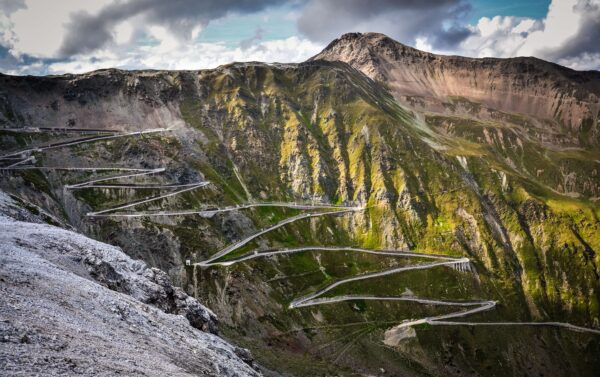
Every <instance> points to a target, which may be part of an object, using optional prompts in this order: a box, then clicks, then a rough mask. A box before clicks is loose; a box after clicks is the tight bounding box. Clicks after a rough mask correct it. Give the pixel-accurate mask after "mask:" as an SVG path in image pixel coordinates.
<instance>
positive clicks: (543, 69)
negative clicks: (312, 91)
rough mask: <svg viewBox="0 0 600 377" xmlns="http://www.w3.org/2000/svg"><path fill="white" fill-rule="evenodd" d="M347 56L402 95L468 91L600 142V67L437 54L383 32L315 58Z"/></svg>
mask: <svg viewBox="0 0 600 377" xmlns="http://www.w3.org/2000/svg"><path fill="white" fill-rule="evenodd" d="M317 59H324V60H331V61H344V62H346V63H348V64H350V65H351V66H352V67H354V68H356V69H358V70H360V71H361V72H363V73H364V74H366V75H367V76H369V77H371V78H372V79H375V80H379V81H382V82H385V83H386V84H387V85H388V86H389V88H390V90H391V91H392V93H394V95H395V96H396V97H397V98H404V97H407V96H408V97H425V98H433V99H436V100H438V101H444V102H448V101H449V99H450V98H452V97H462V98H466V99H468V100H469V101H473V102H477V103H480V104H483V105H485V106H487V107H490V108H492V109H496V110H501V111H507V112H517V113H523V114H527V115H531V116H534V117H538V118H542V119H547V120H552V121H554V122H556V125H555V127H558V128H560V127H565V128H567V129H568V130H570V131H572V132H574V133H580V132H585V133H586V135H587V136H589V137H590V139H591V140H589V141H590V142H591V144H592V145H596V146H597V145H598V142H599V141H600V131H599V128H598V117H599V112H600V73H599V72H597V71H589V72H578V71H573V70H570V69H568V68H565V67H561V66H559V65H556V64H552V63H548V62H545V61H543V60H539V59H536V58H514V59H494V58H484V59H472V58H464V57H460V56H443V55H435V54H431V53H427V52H423V51H419V50H417V49H414V48H411V47H408V46H405V45H403V44H401V43H399V42H396V41H394V40H392V39H390V38H389V37H387V36H385V35H383V34H376V33H366V34H360V33H350V34H345V35H343V36H342V37H340V38H339V39H336V40H334V41H333V42H331V44H330V45H329V46H327V48H325V50H323V51H322V52H321V53H319V54H318V55H316V56H315V57H313V58H312V59H311V60H317Z"/></svg>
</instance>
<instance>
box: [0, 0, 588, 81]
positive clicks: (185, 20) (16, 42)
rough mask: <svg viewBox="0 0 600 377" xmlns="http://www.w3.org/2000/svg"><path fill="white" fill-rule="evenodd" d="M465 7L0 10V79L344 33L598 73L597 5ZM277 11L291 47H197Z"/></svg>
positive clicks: (326, 1) (76, 5) (63, 0)
mask: <svg viewBox="0 0 600 377" xmlns="http://www.w3.org/2000/svg"><path fill="white" fill-rule="evenodd" d="M467 1H471V0H430V1H422V0H379V1H367V0H246V1H236V0H199V1H196V0H170V1H163V0H94V1H81V0H60V1H48V0H0V70H1V71H3V72H7V73H16V74H46V73H62V72H83V71H89V70H93V69H97V68H106V67H120V68H131V69H134V68H140V69H141V68H153V69H199V68H208V67H215V66H217V65H220V64H224V63H229V62H232V61H249V60H260V61H280V62H298V61H302V60H304V59H306V58H308V57H310V56H312V55H314V54H316V53H317V52H318V51H319V50H320V49H321V47H323V46H324V45H325V44H326V43H328V42H329V41H331V40H332V39H334V38H337V37H339V36H340V35H341V34H343V33H346V32H350V31H362V32H367V31H377V32H382V33H385V34H388V35H389V36H391V37H392V38H395V39H397V40H399V41H400V42H403V43H407V44H410V45H413V46H416V47H417V48H421V49H425V50H428V51H433V52H441V53H452V54H458V55H466V56H474V57H483V56H495V57H512V56H523V55H525V56H537V57H539V58H542V59H546V60H550V61H554V62H557V63H559V64H563V65H567V66H569V67H572V68H575V69H598V68H600V43H597V38H598V35H600V0H552V2H551V5H550V7H549V9H548V13H547V15H546V17H545V18H544V19H539V20H536V19H531V18H523V17H511V16H495V17H483V18H481V19H480V20H478V21H477V22H476V23H474V24H469V23H468V22H467V21H466V17H467V16H468V13H469V11H470V5H469V3H467ZM281 4H284V6H283V7H281V8H278V9H280V10H282V9H283V10H284V11H285V13H284V14H285V19H286V20H287V22H289V23H290V24H291V25H296V26H297V28H298V34H297V35H296V36H295V37H293V38H286V37H284V36H282V37H280V38H279V39H276V40H269V39H273V28H272V27H269V26H265V28H264V29H263V27H261V26H260V25H256V24H254V23H248V27H252V28H255V31H254V35H251V37H249V38H247V39H241V40H239V41H238V43H237V46H236V45H235V44H231V43H225V42H223V43H219V42H217V43H201V42H200V41H201V40H202V39H201V38H200V37H199V36H200V34H201V33H202V31H203V30H204V28H205V27H206V26H207V25H208V24H209V23H210V22H212V21H214V20H217V19H223V18H226V17H227V16H228V15H235V14H241V15H244V14H252V13H255V12H265V15H264V17H265V18H268V17H269V16H270V14H269V11H270V9H275V8H274V7H276V6H280V5H281ZM274 14H275V13H274ZM49 15H51V17H49ZM265 22H267V21H266V20H265ZM237 26H239V25H237V24H236V27H237ZM246 35H248V34H246ZM288 35H290V34H287V35H286V36H288ZM266 36H268V37H266Z"/></svg>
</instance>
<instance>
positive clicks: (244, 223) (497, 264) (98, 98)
mask: <svg viewBox="0 0 600 377" xmlns="http://www.w3.org/2000/svg"><path fill="white" fill-rule="evenodd" d="M341 41H342V42H343V41H345V42H344V43H341V42H340V41H336V42H334V43H333V44H332V45H331V46H330V47H329V48H328V49H326V50H325V51H324V52H323V54H321V55H320V56H322V57H324V56H325V55H327V56H328V57H327V59H334V58H335V60H337V59H341V60H344V59H346V58H347V60H348V63H349V64H346V63H344V62H339V61H335V62H333V61H332V62H327V61H324V60H322V59H321V60H315V61H310V62H306V63H301V64H277V65H267V64H262V63H247V64H231V65H227V66H223V67H219V68H218V69H214V70H203V71H178V72H166V71H165V72H163V71H156V72H150V71H144V72H125V71H118V70H103V71H97V72H92V73H89V74H84V75H66V76H57V77H45V78H33V77H27V78H22V77H8V76H3V77H0V92H1V94H0V98H1V99H2V100H1V101H0V103H1V105H0V109H2V111H1V113H2V115H1V116H0V119H2V121H1V123H2V127H3V128H2V133H1V134H0V136H1V139H0V142H1V143H2V144H1V145H2V150H3V151H7V153H8V154H10V153H12V152H18V151H22V150H26V149H31V151H30V152H27V153H26V156H25V157H27V156H29V157H34V158H35V159H30V160H29V161H27V162H25V163H23V164H22V165H17V167H19V166H20V167H26V168H27V169H22V170H18V169H16V170H5V171H3V173H2V177H1V179H0V185H1V187H2V188H3V189H5V190H7V191H8V192H11V193H13V194H15V195H18V196H19V197H21V198H23V199H24V200H25V201H28V202H31V203H35V204H37V205H39V206H40V207H43V208H45V209H46V210H47V211H49V212H50V213H52V214H53V215H54V217H55V218H56V219H57V221H60V222H64V223H65V224H70V225H72V226H73V227H75V228H77V229H79V230H80V231H82V232H84V233H86V234H88V235H91V236H93V237H95V238H98V239H100V240H103V241H105V242H108V243H111V244H115V245H118V246H120V247H122V249H123V250H124V251H125V252H126V253H127V254H129V255H130V256H133V257H136V258H139V259H143V260H144V261H145V262H146V263H148V264H149V265H150V266H152V267H159V268H161V269H163V270H165V271H167V272H168V273H169V275H170V276H171V277H172V278H173V280H175V283H176V284H177V285H181V286H183V287H184V288H185V290H186V291H187V292H188V293H189V294H191V295H195V296H197V297H200V298H201V299H202V300H201V301H202V302H204V303H206V304H207V306H209V307H210V308H211V309H213V310H214V311H215V312H216V314H217V315H218V317H219V318H220V319H221V321H222V324H221V328H222V329H223V332H224V333H225V334H226V335H227V336H228V337H230V338H232V339H234V340H236V341H237V342H239V343H240V344H242V345H245V346H248V347H249V348H251V349H252V351H253V353H254V354H255V355H256V356H257V358H258V359H259V361H261V362H263V363H264V364H266V365H267V366H269V367H272V368H274V369H277V370H281V371H288V372H290V373H293V374H297V375H315V374H336V373H337V374H339V373H348V372H349V371H350V370H353V369H354V370H359V371H361V372H363V373H371V374H373V373H380V370H379V368H382V367H383V368H384V369H385V370H386V371H388V372H389V373H392V374H399V375H419V374H427V373H429V374H434V375H436V374H437V375H440V374H442V375H460V374H461V373H462V374H464V373H467V372H469V373H471V369H474V370H475V371H476V373H479V374H486V373H487V374H490V373H491V372H490V368H492V370H493V368H494V366H493V365H490V364H489V363H488V361H489V360H495V363H496V365H497V363H498V362H501V363H502V364H503V365H508V366H509V367H507V369H503V370H497V369H496V372H494V373H496V375H502V373H505V372H506V370H514V371H519V370H521V368H522V365H527V366H528V367H530V369H531V370H532V371H533V372H531V373H536V372H540V373H544V374H547V375H550V374H551V375H559V376H560V375H565V376H566V375H570V374H573V373H575V374H579V375H586V373H588V372H589V371H590V370H594V368H596V367H598V365H597V363H598V360H597V358H594V357H589V356H588V355H594V352H596V351H597V350H598V342H597V339H596V338H590V337H589V336H587V335H579V334H575V335H569V334H567V335H565V334H564V333H562V332H561V333H560V334H558V335H557V333H556V332H555V330H552V329H545V330H540V331H539V332H537V330H531V329H523V328H512V329H511V328H503V329H498V328H478V329H476V330H471V329H467V328H460V329H457V328H440V327H436V328H435V329H433V330H432V329H431V328H428V327H426V326H424V327H422V328H419V329H417V330H416V333H415V334H413V336H408V337H407V338H406V339H405V340H404V341H402V342H399V343H398V344H395V345H393V346H391V348H390V347H388V346H389V345H388V344H385V345H384V343H383V342H382V339H383V337H384V334H385V331H386V330H387V329H388V328H389V327H390V326H392V325H394V324H397V323H399V322H401V321H402V320H403V319H407V318H419V317H423V316H427V315H434V314H439V313H440V310H443V309H440V308H439V307H423V306H418V305H411V304H402V303H390V302H388V303H381V302H364V301H360V300H358V301H357V302H346V303H337V304H328V305H321V306H316V307H314V308H301V309H288V305H289V303H290V302H291V301H292V300H293V299H295V298H297V297H300V296H303V295H306V294H309V293H311V292H314V291H316V290H318V289H320V288H322V287H323V286H324V284H326V283H330V282H333V281H336V280H339V279H342V278H345V277H349V276H355V275H357V274H364V273H369V272H374V271H379V270H382V269H386V268H391V267H395V266H396V267H397V266H398V265H401V264H402V263H409V262H410V261H409V262H402V261H400V262H398V261H397V260H395V259H390V258H382V257H377V256H371V255H356V253H351V252H345V251H341V252H339V253H333V252H322V251H321V252H310V253H299V254H295V255H289V256H278V257H273V258H261V259H255V260H252V261H248V262H244V263H237V264H234V265H232V266H228V267H218V266H213V267H207V268H201V267H192V266H189V267H187V266H186V260H189V261H190V262H198V261H202V260H204V259H206V258H208V257H209V256H210V255H214V254H215V253H216V252H217V251H219V250H222V249H223V248H224V247H225V246H227V245H229V244H231V243H232V242H235V241H239V240H241V239H244V238H245V237H247V236H249V235H252V234H253V233H255V232H257V231H259V230H261V229H265V228H267V227H268V226H270V225H273V224H276V223H278V222H279V221H281V220H283V219H286V218H289V217H291V216H294V215H297V214H298V213H299V212H298V210H295V209H281V208H267V207H261V208H256V209H246V210H239V211H231V212H223V213H216V214H214V215H212V216H200V215H198V214H197V213H195V214H188V215H173V216H140V217H90V216H86V213H88V212H92V211H100V210H104V209H108V208H111V207H115V206H119V205H124V204H130V203H135V202H136V201H145V200H147V199H148V198H151V197H153V196H156V195H163V194H168V193H170V192H172V191H173V190H175V189H172V188H171V189H168V188H165V187H164V186H167V185H174V184H177V185H189V184H194V183H197V182H200V181H204V180H209V181H210V182H211V185H209V186H203V187H202V189H198V190H190V191H187V192H184V193H182V194H178V195H171V196H161V199H160V200H156V201H152V202H144V203H140V204H138V205H135V206H131V207H127V208H123V211H128V212H129V213H130V214H135V213H138V212H140V211H157V210H159V211H187V210H197V211H198V210H201V209H206V208H222V207H227V206H235V205H239V204H248V203H260V202H287V203H290V202H291V203H293V202H304V203H313V202H315V203H319V202H326V203H337V204H346V205H354V206H365V207H366V209H365V211H362V212H356V213H352V214H348V215H344V216H335V217H326V216H324V217H315V218H312V219H305V220H300V221H297V222H294V223H290V224H287V225H285V226H282V227H281V228H279V229H278V230H276V231H273V232H269V233H266V234H264V235H263V236H261V237H259V238H257V239H255V240H253V241H252V242H251V243H249V244H248V245H246V246H245V247H246V248H245V249H242V250H241V252H246V251H252V250H253V249H261V250H266V249H271V248H290V247H296V246H306V245H324V246H361V247H368V248H373V249H382V248H394V249H396V248H398V249H400V248H409V249H412V250H415V251H419V252H425V253H434V254H447V255H453V256H467V257H469V258H470V259H471V260H472V262H473V265H474V268H475V270H476V271H477V272H478V274H477V275H472V274H471V275H465V274H462V273H460V272H457V271H453V270H450V269H440V270H428V271H423V272H419V273H411V274H405V275H394V274H391V275H388V276H385V277H382V278H379V279H377V280H365V281H360V282H356V283H354V285H352V286H350V285H349V286H347V287H342V288H344V289H341V292H340V294H359V293H360V294H372V295H380V296H381V295H389V296H399V295H411V294H416V295H419V296H424V297H431V298H445V299H456V300H472V299H489V300H498V301H500V302H501V305H499V307H498V310H497V311H495V312H494V313H493V314H490V317H485V318H483V320H492V319H497V320H510V321H527V320H563V321H569V322H574V323H577V324H580V325H585V326H590V327H594V326H596V327H597V326H598V318H599V317H600V305H599V304H598V302H599V296H598V292H600V290H599V289H600V285H599V278H598V267H597V266H598V264H599V263H600V259H599V258H600V257H599V256H598V254H597V251H598V249H599V248H600V223H599V221H598V216H599V215H600V213H599V207H598V201H597V197H600V182H599V179H598V168H599V166H598V161H600V155H599V154H598V149H597V148H596V147H593V145H596V144H597V128H598V125H597V120H596V118H597V115H594V117H592V118H593V119H592V121H591V123H585V125H576V124H575V123H568V124H569V126H568V127H566V124H567V123H566V122H567V121H566V120H562V118H561V116H562V115H561V116H558V114H559V113H560V114H563V113H569V114H572V113H573V112H575V111H576V107H569V109H567V108H566V107H565V109H564V110H561V111H560V112H557V113H556V114H557V115H556V116H550V117H546V116H545V115H540V114H541V113H538V111H541V110H539V109H538V108H537V105H531V108H529V107H527V106H526V107H527V109H525V110H527V111H523V112H522V111H520V110H519V108H517V107H516V106H523V104H522V103H521V101H520V100H517V99H518V98H525V97H527V96H529V95H530V94H532V93H533V94H535V93H537V94H536V95H540V94H543V93H554V92H552V91H547V92H544V90H543V89H542V88H543V85H547V87H548V88H555V89H556V90H557V92H556V96H559V97H560V96H562V97H561V98H567V97H568V98H570V99H569V100H565V101H566V102H564V103H571V102H569V101H571V99H572V103H576V104H577V106H581V108H585V109H586V110H585V111H590V112H593V110H592V107H593V106H595V105H594V104H593V101H597V93H598V91H597V86H598V80H597V79H595V77H596V76H594V75H595V74H594V73H581V72H572V71H569V70H566V69H563V68H560V67H555V66H553V65H550V64H548V63H544V62H539V61H533V62H530V61H529V60H526V62H527V63H522V64H525V65H526V66H527V67H529V64H533V66H532V67H531V68H525V72H523V68H522V67H521V68H519V67H520V66H519V64H520V63H519V64H515V61H513V60H510V61H501V60H487V59H484V60H472V59H464V58H458V57H456V58H455V57H436V56H435V55H431V54H426V53H422V52H419V51H416V50H414V49H409V48H408V47H404V46H402V45H400V44H398V43H397V42H393V41H391V40H389V39H387V38H384V37H382V36H378V35H362V36H356V35H354V36H346V37H343V38H342V39H341ZM336 46H337V47H336ZM332 51H337V52H336V53H335V54H334V53H333V52H332ZM345 51H348V53H346V52H345ZM336 54H337V56H336ZM399 61H402V62H403V63H402V64H399V63H398V62H399ZM517 62H518V61H517ZM352 66H354V67H355V68H358V69H359V70H357V69H355V68H352ZM474 67H475V68H477V67H480V68H481V70H479V68H477V69H475V68H474ZM551 69H554V70H555V73H553V71H551ZM361 71H362V72H364V73H366V75H365V74H363V73H361ZM474 72H477V73H474ZM484 72H486V73H484ZM445 75H447V76H445ZM460 75H465V76H464V77H467V78H468V77H475V76H476V78H477V80H475V79H473V80H475V81H473V80H471V79H470V78H469V79H468V80H467V79H462V78H461V77H462V76H460ZM509 76H510V77H514V80H513V81H512V82H511V83H507V82H505V81H503V80H505V79H506V77H509ZM369 77H372V78H375V79H376V80H375V81H374V80H372V79H371V78H369ZM396 77H401V78H402V79H396ZM480 77H484V78H485V80H483V81H481V80H479V78H480ZM500 77H502V78H503V79H502V80H500V79H499V78H500ZM518 77H521V79H517V78H518ZM578 77H579V78H578ZM586 77H587V79H585V78H586ZM577 80H580V81H581V82H580V84H577ZM586 80H587V81H586ZM500 81H502V82H500ZM534 81H535V82H537V83H538V84H539V83H547V84H543V85H542V84H539V85H541V86H532V85H530V84H529V83H531V82H534ZM465 82H466V83H465ZM563 83H564V84H563ZM538 84H536V85H538ZM461 85H462V86H461ZM563 85H565V87H567V86H568V87H569V88H571V89H569V90H566V91H564V90H563V89H560V88H562V87H563ZM477 88H481V89H480V90H479V89H477ZM595 88H596V89H595ZM511 91H512V92H511ZM471 92H472V93H474V94H472V95H469V96H465V95H464V94H465V93H471ZM509 92H511V93H513V92H514V93H513V94H510V93H509ZM507 93H508V94H507ZM594 93H595V94H594ZM457 94H460V98H458V97H455V95H457ZM476 95H477V96H480V97H476ZM544 95H545V94H544ZM548 95H549V96H550V97H548V98H549V99H550V100H552V98H554V97H552V96H554V94H548ZM510 96H513V97H514V99H513V100H511V101H507V104H505V103H504V102H502V101H503V100H504V99H505V97H510ZM594 96H596V97H594ZM488 97H489V98H488ZM594 98H596V99H594ZM586 101H588V102H589V106H588V102H586ZM501 102H502V103H501ZM508 102H511V103H508ZM499 104H501V105H502V106H500V105H499ZM596 105H597V103H596ZM511 106H513V107H511ZM553 106H554V105H553ZM556 106H559V107H560V106H563V104H562V102H561V104H560V105H556ZM565 106H566V105H565ZM569 106H571V105H569ZM515 111H517V112H515ZM544 111H546V110H544ZM548 111H550V110H548ZM552 111H554V110H552ZM577 111H579V110H577ZM581 111H584V110H581ZM544 114H545V113H544ZM595 114H597V112H596V113H595ZM569 117H571V115H569ZM565 119H566V118H565ZM561 122H562V123H561ZM563 123H564V125H563ZM27 127H38V128H39V127H58V128H66V129H67V131H68V130H69V129H70V130H71V131H70V132H71V133H69V132H67V131H65V130H55V131H52V130H47V129H41V130H31V129H28V128H27ZM578 127H579V128H578ZM156 128H169V130H168V131H164V132H163V131H161V132H155V133H148V134H144V135H139V134H136V135H129V136H119V137H115V138H110V139H104V140H99V141H95V142H89V143H80V144H74V145H70V146H65V147H57V148H51V149H43V150H42V149H39V148H38V149H37V150H36V148H35V147H39V146H44V145H48V144H52V143H59V142H67V141H69V140H71V141H72V140H78V139H81V138H85V137H90V135H89V133H86V130H87V131H88V132H92V133H98V134H94V135H96V136H98V135H100V136H101V135H108V134H107V132H121V133H126V132H132V131H140V130H146V131H150V130H152V129H156ZM102 132H104V133H102ZM80 133H83V135H81V134H80ZM110 135H113V134H110ZM13 157H14V156H13ZM11 161H12V162H11ZM18 161H19V160H18V159H17V160H8V159H3V160H2V166H4V167H6V166H10V165H11V164H14V163H19V162H18ZM51 167H87V168H109V167H111V168H135V169H157V168H164V169H165V170H164V171H161V172H157V173H153V174H152V175H144V176H137V177H129V178H125V179H118V180H115V181H113V182H110V181H109V182H105V183H111V185H108V184H106V185H104V186H103V187H80V188H78V189H76V190H74V189H72V188H71V189H69V188H68V187H67V188H65V186H69V185H70V186H74V185H77V184H80V183H81V182H85V181H89V180H92V179H99V178H103V177H108V176H111V175H118V174H117V173H116V172H106V171H100V170H98V171H93V172H92V171H80V170H64V171H63V170H51V169H48V168H51ZM123 174H125V173H123ZM119 185H120V186H119ZM135 185H137V187H136V186H135ZM140 185H142V186H144V185H145V187H139V186H140ZM106 186H110V187H106ZM170 190H171V191H170ZM448 270H449V271H448ZM175 306H176V305H175ZM352 326H357V327H355V328H353V329H352V333H351V334H356V336H355V337H353V338H349V333H348V328H349V327H352ZM557 339H559V340H557ZM382 347H383V348H382ZM465 350H466V351H465ZM532 355H533V356H532ZM564 355H566V356H564ZM307 358H308V362H307ZM565 359H568V360H576V361H575V362H573V363H565V362H564V360H565ZM474 360H475V361H474ZM486 360H488V361H486ZM498 360H500V361H498ZM574 368H575V371H573V370H574ZM474 373H475V372H474ZM494 373H491V374H494ZM514 374H515V375H516V374H518V372H515V373H514Z"/></svg>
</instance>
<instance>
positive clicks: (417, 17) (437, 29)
mask: <svg viewBox="0 0 600 377" xmlns="http://www.w3.org/2000/svg"><path fill="white" fill-rule="evenodd" d="M470 9H471V6H470V4H468V3H467V2H465V1H463V0H429V1H424V0H381V1H368V0H310V1H309V2H308V4H307V5H306V7H305V8H304V10H303V11H302V14H301V16H300V18H299V19H298V28H299V30H300V32H302V33H303V34H304V35H306V36H307V37H308V38H310V39H312V40H314V41H320V42H327V41H330V40H331V39H333V38H336V37H338V36H339V35H340V34H343V33H345V32H349V31H362V32H366V31H374V32H382V33H385V34H388V35H389V36H391V37H393V38H395V39H398V40H400V41H403V42H407V43H414V41H415V38H417V37H427V39H428V42H429V43H431V44H432V45H433V46H434V47H435V48H440V49H444V48H451V47H454V46H456V45H457V44H458V43H460V42H461V41H462V40H464V39H465V38H466V37H467V36H469V34H470V32H469V30H468V29H467V28H466V27H465V26H462V25H461V24H462V22H461V21H463V19H464V17H465V15H466V13H468V12H469V11H470Z"/></svg>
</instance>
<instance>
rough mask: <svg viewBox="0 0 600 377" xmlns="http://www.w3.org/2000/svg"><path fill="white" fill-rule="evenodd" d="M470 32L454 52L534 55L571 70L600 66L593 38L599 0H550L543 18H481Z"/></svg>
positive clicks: (599, 29) (599, 26)
mask: <svg viewBox="0 0 600 377" xmlns="http://www.w3.org/2000/svg"><path fill="white" fill-rule="evenodd" d="M471 32H472V35H471V36H470V37H469V38H467V39H466V40H464V41H463V42H462V43H461V45H460V47H459V49H458V51H457V52H458V53H460V54H463V55H467V56H475V57H485V56H493V57H513V56H536V57H539V58H542V59H546V60H550V61H554V62H557V63H559V64H563V65H566V66H569V67H571V68H574V69H598V68H599V67H600V46H599V43H598V42H597V40H596V41H594V39H597V38H598V33H600V0H552V3H551V4H550V7H549V10H548V14H547V15H546V17H545V18H544V19H543V20H533V19H530V18H519V17H510V16H504V17H502V16H496V17H493V18H487V17H483V18H481V19H480V20H479V21H478V22H477V24H476V25H473V26H471ZM590 34H591V35H590ZM594 49H595V50H594Z"/></svg>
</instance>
